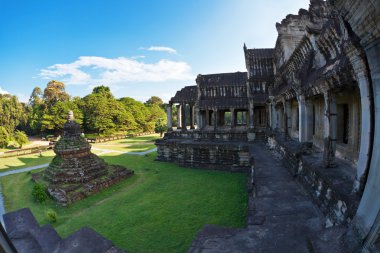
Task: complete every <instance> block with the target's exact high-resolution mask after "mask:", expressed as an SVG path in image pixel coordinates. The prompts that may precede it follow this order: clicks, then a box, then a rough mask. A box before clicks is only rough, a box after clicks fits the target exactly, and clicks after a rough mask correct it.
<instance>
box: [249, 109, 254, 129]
mask: <svg viewBox="0 0 380 253" xmlns="http://www.w3.org/2000/svg"><path fill="white" fill-rule="evenodd" d="M249 128H250V129H254V128H255V105H253V104H250V105H249Z"/></svg>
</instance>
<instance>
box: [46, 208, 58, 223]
mask: <svg viewBox="0 0 380 253" xmlns="http://www.w3.org/2000/svg"><path fill="white" fill-rule="evenodd" d="M45 216H46V219H47V220H48V221H49V222H50V223H54V222H56V221H57V219H58V215H57V213H56V212H55V211H54V210H53V209H48V210H47V211H46V212H45Z"/></svg>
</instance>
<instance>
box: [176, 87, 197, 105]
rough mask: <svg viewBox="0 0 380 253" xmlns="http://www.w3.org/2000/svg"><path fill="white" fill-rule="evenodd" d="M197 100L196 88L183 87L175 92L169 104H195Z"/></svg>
mask: <svg viewBox="0 0 380 253" xmlns="http://www.w3.org/2000/svg"><path fill="white" fill-rule="evenodd" d="M196 100H197V86H195V85H193V86H185V88H182V89H181V90H179V91H177V92H176V94H175V96H174V97H172V98H171V99H170V102H171V103H195V101H196Z"/></svg>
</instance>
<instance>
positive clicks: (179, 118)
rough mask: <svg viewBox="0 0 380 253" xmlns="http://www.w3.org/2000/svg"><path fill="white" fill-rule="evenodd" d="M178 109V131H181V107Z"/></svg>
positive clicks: (178, 106)
mask: <svg viewBox="0 0 380 253" xmlns="http://www.w3.org/2000/svg"><path fill="white" fill-rule="evenodd" d="M176 107H177V130H179V129H181V122H182V115H181V105H180V104H179V105H176Z"/></svg>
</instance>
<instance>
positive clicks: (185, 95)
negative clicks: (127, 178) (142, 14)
mask: <svg viewBox="0 0 380 253" xmlns="http://www.w3.org/2000/svg"><path fill="white" fill-rule="evenodd" d="M276 29H277V32H278V37H277V41H276V43H275V45H274V47H273V48H265V49H249V48H247V47H246V45H244V46H243V53H244V56H245V65H246V70H247V72H235V73H220V74H208V75H198V77H197V78H196V85H193V86H186V87H184V88H183V89H182V90H180V91H178V92H177V93H176V94H175V96H174V97H173V98H172V99H171V100H170V101H169V105H170V106H169V107H168V132H167V133H166V134H165V137H164V138H163V139H162V140H158V141H157V142H156V144H157V148H158V150H157V152H158V155H157V160H160V161H169V162H175V163H178V164H180V165H184V166H190V167H195V168H208V169H220V170H227V171H234V172H235V171H237V172H245V173H247V175H248V177H247V178H248V182H247V192H248V204H247V209H248V210H247V226H246V227H245V228H239V229H237V228H226V227H219V226H215V225H205V226H204V228H202V229H201V230H200V231H199V232H198V233H197V234H196V236H195V239H194V241H193V243H192V245H191V248H190V249H189V252H192V253H193V252H194V253H195V252H208V253H210V252H234V253H235V252H342V253H343V252H380V237H379V235H380V198H379V196H380V1H379V0H327V1H323V0H310V5H309V9H308V10H304V9H300V10H299V12H298V14H297V15H288V16H286V17H285V18H284V19H283V20H282V21H281V22H280V23H277V24H276ZM268 46H270V45H268ZM174 105H175V106H176V107H177V126H173V125H172V122H173V121H172V119H173V115H172V109H173V106H174ZM83 147H84V146H83ZM83 150H86V148H84V149H83ZM83 152H84V153H85V151H83ZM226 201H228V200H226ZM28 217H29V218H28ZM5 226H6V228H7V229H8V231H9V232H8V234H7V233H5V232H4V231H3V230H2V226H0V229H1V231H0V232H1V233H0V245H1V247H2V248H3V249H4V251H5V252H16V250H14V247H13V244H15V245H16V246H17V250H19V249H20V248H22V247H24V248H23V249H25V248H27V247H28V246H30V245H35V246H36V247H40V248H46V249H48V250H46V251H42V252H52V251H51V250H50V249H52V248H54V249H57V247H61V246H62V250H61V249H60V248H58V249H59V250H58V251H54V252H120V251H119V249H117V248H115V247H114V246H113V245H112V243H111V242H109V241H107V240H104V238H103V240H98V238H99V236H98V235H97V234H96V233H93V232H92V231H90V230H88V229H83V230H81V231H79V233H77V234H74V235H73V237H71V236H70V237H69V238H66V239H63V240H62V239H61V238H57V237H56V236H53V235H52V234H54V233H45V231H50V230H51V229H50V228H49V227H39V226H38V224H36V222H35V221H34V220H33V219H32V218H31V217H30V214H29V212H27V211H25V210H21V211H18V212H17V213H11V214H7V216H6V217H5ZM126 229H128V228H126ZM37 230H38V231H39V233H35V231H37ZM41 238H43V239H41ZM86 238H90V242H98V243H99V245H103V246H102V247H100V246H98V244H96V243H88V241H87V240H86ZM33 243H34V244H33ZM49 245H50V246H49ZM60 245H61V246H60ZM48 246H49V247H48ZM74 246H75V247H76V249H77V250H76V251H75V250H74V249H73V247H74ZM83 249H87V251H83ZM24 252H32V251H24ZM33 252H34V251H33ZM38 252H41V251H38Z"/></svg>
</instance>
